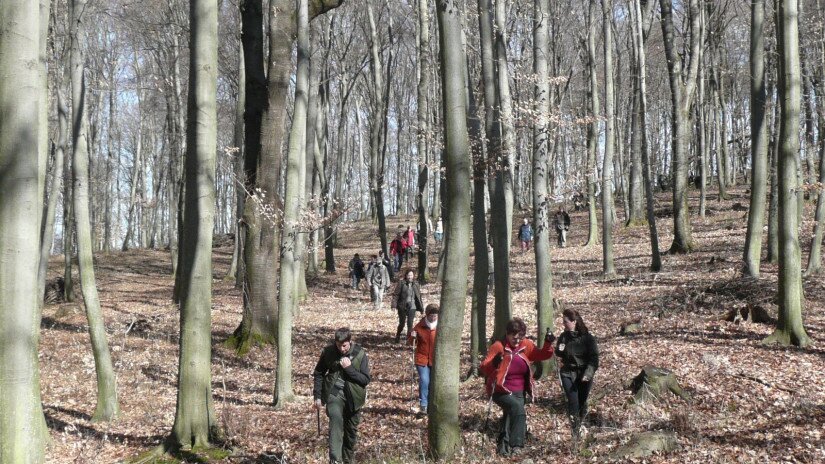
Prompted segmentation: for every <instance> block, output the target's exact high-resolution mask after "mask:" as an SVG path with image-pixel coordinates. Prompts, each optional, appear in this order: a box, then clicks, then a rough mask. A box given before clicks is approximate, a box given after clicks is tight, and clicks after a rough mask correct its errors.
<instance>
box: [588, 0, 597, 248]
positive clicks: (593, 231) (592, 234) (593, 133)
mask: <svg viewBox="0 0 825 464" xmlns="http://www.w3.org/2000/svg"><path fill="white" fill-rule="evenodd" d="M597 6H598V3H597V0H590V8H589V10H588V14H587V70H588V75H589V77H590V84H589V87H588V90H587V100H588V102H589V103H590V115H589V117H590V118H592V121H590V123H589V124H588V126H587V203H588V208H587V217H588V232H587V242H585V246H588V247H590V246H596V244H597V243H598V242H599V220H598V218H597V216H596V182H597V180H596V151H597V150H598V144H599V119H598V118H599V111H600V110H599V81H598V75H597V72H598V71H597V70H596V15H597V11H598V10H597V9H596V8H597Z"/></svg>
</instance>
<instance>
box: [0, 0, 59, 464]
mask: <svg viewBox="0 0 825 464" xmlns="http://www.w3.org/2000/svg"><path fill="white" fill-rule="evenodd" d="M40 21H41V19H40V16H39V15H38V3H37V2H32V1H29V0H8V1H3V2H0V69H3V72H4V76H3V78H2V79H0V113H2V114H3V117H0V172H2V173H3V175H0V196H2V198H3V200H2V201H0V217H2V218H3V221H2V223H0V286H2V288H3V289H4V290H3V297H2V298H0V320H1V321H2V325H0V339H2V340H3V343H0V385H2V387H0V410H2V411H3V413H2V414H0V462H9V463H40V462H43V460H44V450H45V446H46V442H47V441H48V436H49V434H48V430H47V429H46V422H45V420H44V418H43V409H42V406H41V400H40V372H39V367H38V360H37V346H38V343H39V331H40V320H39V315H40V310H39V299H38V297H37V293H38V291H39V286H38V280H37V279H38V275H37V273H38V267H37V263H38V261H39V259H38V258H39V253H40V246H39V243H38V241H37V240H32V239H31V238H32V237H38V236H39V234H40V221H41V215H42V191H41V190H40V178H41V177H42V176H43V175H45V171H46V165H45V163H41V160H40V157H39V146H38V143H39V140H40V139H39V134H40V131H45V130H47V128H46V127H43V126H41V124H42V122H43V121H42V119H41V118H40V115H41V113H40V109H39V107H40V105H41V104H45V102H43V101H42V96H43V95H44V92H43V90H42V89H41V88H40V87H39V85H32V83H34V82H42V81H41V80H40V73H41V72H43V71H42V70H41V69H40V67H41V66H43V65H44V64H42V63H41V64H39V65H38V66H32V65H31V64H32V63H37V62H38V60H39V56H38V55H39V41H40V39H39V37H40Z"/></svg>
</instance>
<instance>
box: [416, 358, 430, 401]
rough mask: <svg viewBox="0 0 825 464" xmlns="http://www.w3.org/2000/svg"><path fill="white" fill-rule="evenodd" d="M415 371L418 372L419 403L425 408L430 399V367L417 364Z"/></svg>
mask: <svg viewBox="0 0 825 464" xmlns="http://www.w3.org/2000/svg"><path fill="white" fill-rule="evenodd" d="M415 370H417V371H418V402H419V403H420V404H421V406H422V407H425V406H427V404H428V400H429V398H430V366H419V365H418V364H416V365H415Z"/></svg>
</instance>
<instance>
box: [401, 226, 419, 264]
mask: <svg viewBox="0 0 825 464" xmlns="http://www.w3.org/2000/svg"><path fill="white" fill-rule="evenodd" d="M403 238H404V241H405V242H406V243H407V247H406V248H405V249H404V255H405V256H406V259H407V261H409V260H410V259H412V255H413V252H414V251H415V243H416V242H415V231H414V230H413V228H412V226H407V231H406V232H404V236H403Z"/></svg>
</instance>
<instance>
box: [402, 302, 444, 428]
mask: <svg viewBox="0 0 825 464" xmlns="http://www.w3.org/2000/svg"><path fill="white" fill-rule="evenodd" d="M438 313H439V308H438V305H437V304H428V305H427V309H426V311H425V315H424V317H422V318H421V320H420V321H419V322H418V324H416V325H415V327H413V329H412V331H410V332H409V333H408V334H407V345H411V346H415V370H416V371H418V403H419V405H420V406H421V408H420V409H419V410H418V411H419V412H420V413H421V414H427V402H428V398H429V396H430V372H431V370H432V367H433V360H434V355H435V330H436V327H437V326H438Z"/></svg>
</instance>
